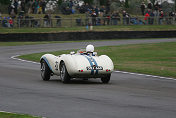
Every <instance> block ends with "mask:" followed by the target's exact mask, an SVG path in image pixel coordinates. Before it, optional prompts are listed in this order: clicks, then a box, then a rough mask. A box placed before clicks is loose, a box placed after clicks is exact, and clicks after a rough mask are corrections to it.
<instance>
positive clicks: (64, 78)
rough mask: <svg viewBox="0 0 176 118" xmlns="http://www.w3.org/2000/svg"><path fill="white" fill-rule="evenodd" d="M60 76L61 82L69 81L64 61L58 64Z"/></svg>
mask: <svg viewBox="0 0 176 118" xmlns="http://www.w3.org/2000/svg"><path fill="white" fill-rule="evenodd" d="M60 78H61V81H62V82H63V83H69V81H70V76H69V74H68V71H67V68H66V66H65V63H64V62H62V63H61V66H60Z"/></svg>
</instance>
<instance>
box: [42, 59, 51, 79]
mask: <svg viewBox="0 0 176 118" xmlns="http://www.w3.org/2000/svg"><path fill="white" fill-rule="evenodd" d="M41 76H42V79H43V80H44V81H48V80H49V79H50V76H51V70H50V68H49V67H48V65H47V63H46V62H45V61H44V60H42V61H41Z"/></svg>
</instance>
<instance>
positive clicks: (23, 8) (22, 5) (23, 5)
mask: <svg viewBox="0 0 176 118" xmlns="http://www.w3.org/2000/svg"><path fill="white" fill-rule="evenodd" d="M21 11H24V12H25V2H24V0H22V1H21Z"/></svg>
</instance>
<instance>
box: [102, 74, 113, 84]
mask: <svg viewBox="0 0 176 118" xmlns="http://www.w3.org/2000/svg"><path fill="white" fill-rule="evenodd" d="M110 78H111V75H107V76H106V77H102V78H101V81H102V83H104V84H108V83H109V81H110Z"/></svg>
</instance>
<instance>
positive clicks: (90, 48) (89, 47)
mask: <svg viewBox="0 0 176 118" xmlns="http://www.w3.org/2000/svg"><path fill="white" fill-rule="evenodd" d="M86 52H94V46H93V45H91V44H90V45H87V47H86Z"/></svg>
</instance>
